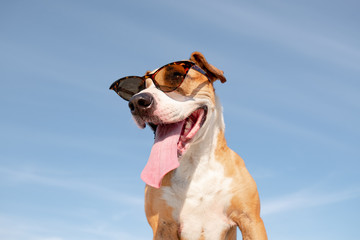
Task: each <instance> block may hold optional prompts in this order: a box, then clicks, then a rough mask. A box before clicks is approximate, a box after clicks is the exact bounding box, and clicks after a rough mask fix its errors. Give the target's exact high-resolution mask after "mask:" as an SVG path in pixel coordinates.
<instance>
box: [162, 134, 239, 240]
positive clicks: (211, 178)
mask: <svg viewBox="0 0 360 240" xmlns="http://www.w3.org/2000/svg"><path fill="white" fill-rule="evenodd" d="M215 132H216V131H214V132H213V134H214V135H216V133H215ZM213 134H211V135H213ZM214 145H215V142H214V139H211V138H210V139H208V140H205V141H204V140H203V141H202V142H201V146H200V145H199V146H192V148H191V149H189V151H191V152H190V153H187V154H186V155H187V156H188V157H186V156H184V157H185V158H183V159H182V160H181V164H180V167H179V168H178V169H176V170H175V172H174V175H173V177H172V181H171V183H172V185H171V187H164V188H163V198H164V199H165V200H166V202H167V204H168V205H169V206H171V207H172V208H173V217H174V219H175V220H176V221H177V222H178V223H179V224H180V231H181V236H182V237H184V238H185V239H188V240H192V239H194V240H195V239H199V238H200V237H201V236H203V237H204V238H205V239H206V240H213V239H214V240H215V239H216V240H217V239H221V236H222V235H223V233H224V232H225V231H226V230H228V229H229V228H230V227H231V226H233V225H234V223H233V222H232V221H231V220H230V219H228V218H227V216H226V209H227V207H228V206H229V204H230V200H231V198H232V194H231V191H230V185H231V179H230V178H227V177H225V176H224V168H223V166H222V165H221V164H220V163H219V162H217V161H216V160H215V157H214V149H215V146H214ZM204 146H207V149H204V148H203V147H204ZM200 147H201V148H200ZM200 149H201V150H200ZM205 153H206V154H205Z"/></svg>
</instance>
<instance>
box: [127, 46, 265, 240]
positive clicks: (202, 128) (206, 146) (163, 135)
mask: <svg viewBox="0 0 360 240" xmlns="http://www.w3.org/2000/svg"><path fill="white" fill-rule="evenodd" d="M190 61H192V62H194V63H195V64H196V65H197V66H199V67H200V68H201V69H203V70H204V71H205V72H206V75H205V74H202V73H200V72H199V71H195V70H193V69H190V70H189V72H188V73H187V75H186V78H185V80H184V81H183V83H182V84H181V86H180V87H178V88H177V89H176V90H175V91H172V92H167V93H164V92H163V91H161V90H159V89H158V88H156V87H155V86H154V83H153V82H152V80H151V79H147V80H146V86H145V89H144V90H142V91H140V92H139V93H138V94H136V95H134V96H133V97H132V98H131V99H130V101H129V106H130V108H131V110H132V111H131V112H132V115H133V118H134V120H135V122H136V123H137V125H138V126H139V127H141V128H144V127H145V125H146V124H149V125H150V126H151V127H152V128H153V129H154V130H155V131H156V136H155V144H154V146H153V149H152V153H151V154H150V155H151V156H150V158H162V157H163V156H161V154H162V152H167V151H175V152H176V153H177V159H176V161H175V163H174V164H175V166H170V168H169V169H173V168H175V169H174V170H171V171H170V172H167V171H166V170H161V168H168V167H169V166H162V165H161V164H165V165H166V164H173V163H169V162H172V161H170V160H169V161H168V162H167V159H165V160H164V161H163V162H161V161H160V162H159V161H158V160H156V159H155V160H150V159H149V162H148V164H147V166H146V167H145V169H144V171H143V173H142V178H143V180H144V181H145V182H147V181H149V182H151V180H149V178H151V176H150V177H149V175H151V174H152V172H153V171H158V172H160V173H159V174H160V175H159V176H157V178H160V183H161V184H160V183H159V185H158V186H156V184H155V185H153V186H150V185H151V184H150V185H149V184H147V185H146V188H145V212H146V217H147V220H148V222H149V224H150V226H151V227H152V230H153V233H154V237H153V239H184V240H185V239H186V240H192V239H194V240H195V239H196V240H198V239H206V240H219V239H229V240H230V239H236V226H238V227H239V228H240V230H241V233H242V236H243V239H252V240H255V239H256V240H260V239H261V240H263V239H267V236H266V231H265V227H264V224H263V221H262V219H261V218H260V201H259V196H258V191H257V187H256V184H255V181H254V180H253V178H252V177H251V175H250V174H249V172H248V170H247V169H246V167H245V164H244V161H243V159H242V158H241V157H240V156H239V155H237V154H236V153H235V152H234V151H232V150H231V149H230V148H229V147H228V146H227V143H226V140H225V136H224V131H225V126H224V120H223V114H222V106H221V105H220V102H219V100H218V98H217V96H216V95H215V91H214V87H213V82H214V81H216V80H218V79H219V80H220V81H221V82H222V83H224V82H225V81H226V78H225V77H224V75H223V71H221V70H219V69H217V68H216V67H214V66H213V65H211V64H209V63H208V62H207V61H206V59H205V57H204V56H203V55H202V54H201V53H199V52H194V53H192V55H191V57H190ZM209 79H210V81H209ZM144 98H145V99H144ZM144 101H148V103H147V104H144ZM177 123H181V124H180V125H176V124H177ZM174 124H175V125H176V126H173V125H174ZM170 125H171V127H169V126H170ZM170 128H180V130H179V129H178V130H177V131H178V134H177V133H173V130H169V129H170ZM179 135H180V136H179ZM174 146H175V147H174ZM164 148H175V149H168V150H164ZM153 155H155V156H153ZM151 161H152V162H151ZM164 162H165V163H164ZM174 164H173V165H174ZM176 164H177V165H176ZM155 165H156V166H155ZM159 165H160V166H159ZM159 168H160V170H159Z"/></svg>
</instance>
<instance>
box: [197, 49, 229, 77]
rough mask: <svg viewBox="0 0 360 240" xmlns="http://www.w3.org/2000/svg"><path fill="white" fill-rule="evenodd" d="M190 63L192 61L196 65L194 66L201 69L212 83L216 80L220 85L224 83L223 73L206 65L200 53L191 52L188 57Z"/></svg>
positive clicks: (208, 64)
mask: <svg viewBox="0 0 360 240" xmlns="http://www.w3.org/2000/svg"><path fill="white" fill-rule="evenodd" d="M190 61H193V62H194V63H196V65H198V66H199V67H201V68H202V69H203V70H204V71H205V72H206V74H207V75H208V77H209V78H210V80H211V82H212V83H213V82H215V81H216V80H217V79H219V80H220V81H221V83H224V82H226V78H225V76H224V71H221V70H220V69H218V68H216V67H214V66H213V65H211V64H210V63H208V62H207V61H206V59H205V57H204V55H203V54H202V53H200V52H193V53H192V54H191V56H190Z"/></svg>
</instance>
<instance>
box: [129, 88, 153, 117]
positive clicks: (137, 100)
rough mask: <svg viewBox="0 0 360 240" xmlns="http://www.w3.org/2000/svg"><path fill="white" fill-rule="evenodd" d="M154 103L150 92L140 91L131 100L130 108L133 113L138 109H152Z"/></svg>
mask: <svg viewBox="0 0 360 240" xmlns="http://www.w3.org/2000/svg"><path fill="white" fill-rule="evenodd" d="M152 105H153V97H152V96H151V95H150V94H149V93H140V94H137V95H135V96H133V97H132V98H130V100H129V108H130V110H131V113H135V112H136V111H139V113H141V111H144V110H147V109H150V108H151V107H152Z"/></svg>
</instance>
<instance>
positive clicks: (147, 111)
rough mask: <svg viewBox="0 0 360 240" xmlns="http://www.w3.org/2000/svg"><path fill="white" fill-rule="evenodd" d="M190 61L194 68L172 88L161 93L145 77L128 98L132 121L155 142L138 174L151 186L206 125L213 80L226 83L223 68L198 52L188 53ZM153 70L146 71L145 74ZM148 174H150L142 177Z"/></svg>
mask: <svg viewBox="0 0 360 240" xmlns="http://www.w3.org/2000/svg"><path fill="white" fill-rule="evenodd" d="M190 61H192V62H193V63H195V67H192V68H190V69H189V70H188V72H187V74H186V77H185V78H184V79H183V81H182V83H181V85H180V86H178V87H177V88H176V89H175V90H173V91H171V92H164V91H162V90H160V89H159V88H158V86H156V84H155V83H154V82H153V80H152V79H151V78H150V77H149V78H146V79H144V81H145V83H144V84H145V86H144V89H143V90H141V91H140V92H138V93H137V94H135V95H133V96H132V97H131V98H130V99H129V108H130V111H131V114H132V116H133V119H134V121H135V122H136V124H137V125H138V126H139V127H140V128H145V126H146V125H149V126H150V127H151V128H152V129H153V130H154V133H155V144H154V146H153V148H152V151H151V154H150V159H149V161H148V164H147V166H146V167H145V169H144V171H143V174H142V178H143V180H144V181H145V182H147V183H148V184H149V185H152V186H156V187H159V186H160V185H159V184H160V183H157V182H158V181H160V182H161V179H162V177H163V175H164V174H166V173H167V172H168V171H170V170H172V169H174V168H176V167H177V166H178V159H179V158H180V157H181V156H182V155H184V153H185V152H186V151H187V149H188V148H189V147H190V146H191V144H192V143H193V142H194V141H196V139H197V138H198V137H199V136H200V135H201V132H202V131H203V129H204V128H206V127H205V126H207V125H209V124H210V122H211V119H212V118H213V114H214V112H215V109H216V106H215V104H216V97H215V91H214V87H213V82H214V81H216V80H220V81H221V82H222V83H224V82H226V78H225V77H224V75H223V71H221V70H219V69H217V68H216V67H214V66H213V65H211V64H209V63H208V62H207V61H206V59H205V57H204V56H203V55H202V54H201V53H200V52H194V53H192V54H191V57H190ZM199 68H200V69H199ZM156 71H157V69H155V70H154V71H152V72H148V73H147V74H146V75H145V76H147V75H148V74H150V75H151V73H154V72H156ZM166 74H171V75H170V78H172V77H173V78H176V77H177V75H176V71H174V72H172V71H169V72H167V73H166ZM167 78H168V79H169V77H168V76H167ZM165 149H166V150H165ZM153 158H154V159H156V160H154V159H153ZM152 159H153V160H152ZM159 159H160V161H161V163H159ZM169 159H170V160H169ZM149 165H150V166H149ZM155 165H156V166H158V165H161V168H162V170H159V169H157V168H156V169H155ZM146 169H147V170H146ZM164 169H166V170H164ZM154 171H158V172H159V173H157V174H155V175H156V176H155V178H156V179H155V180H154V179H152V180H149V178H154V176H153V175H154V174H153V172H154ZM144 172H146V173H145V174H144ZM149 174H150V175H151V176H144V175H149ZM159 179H160V180H159Z"/></svg>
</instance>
